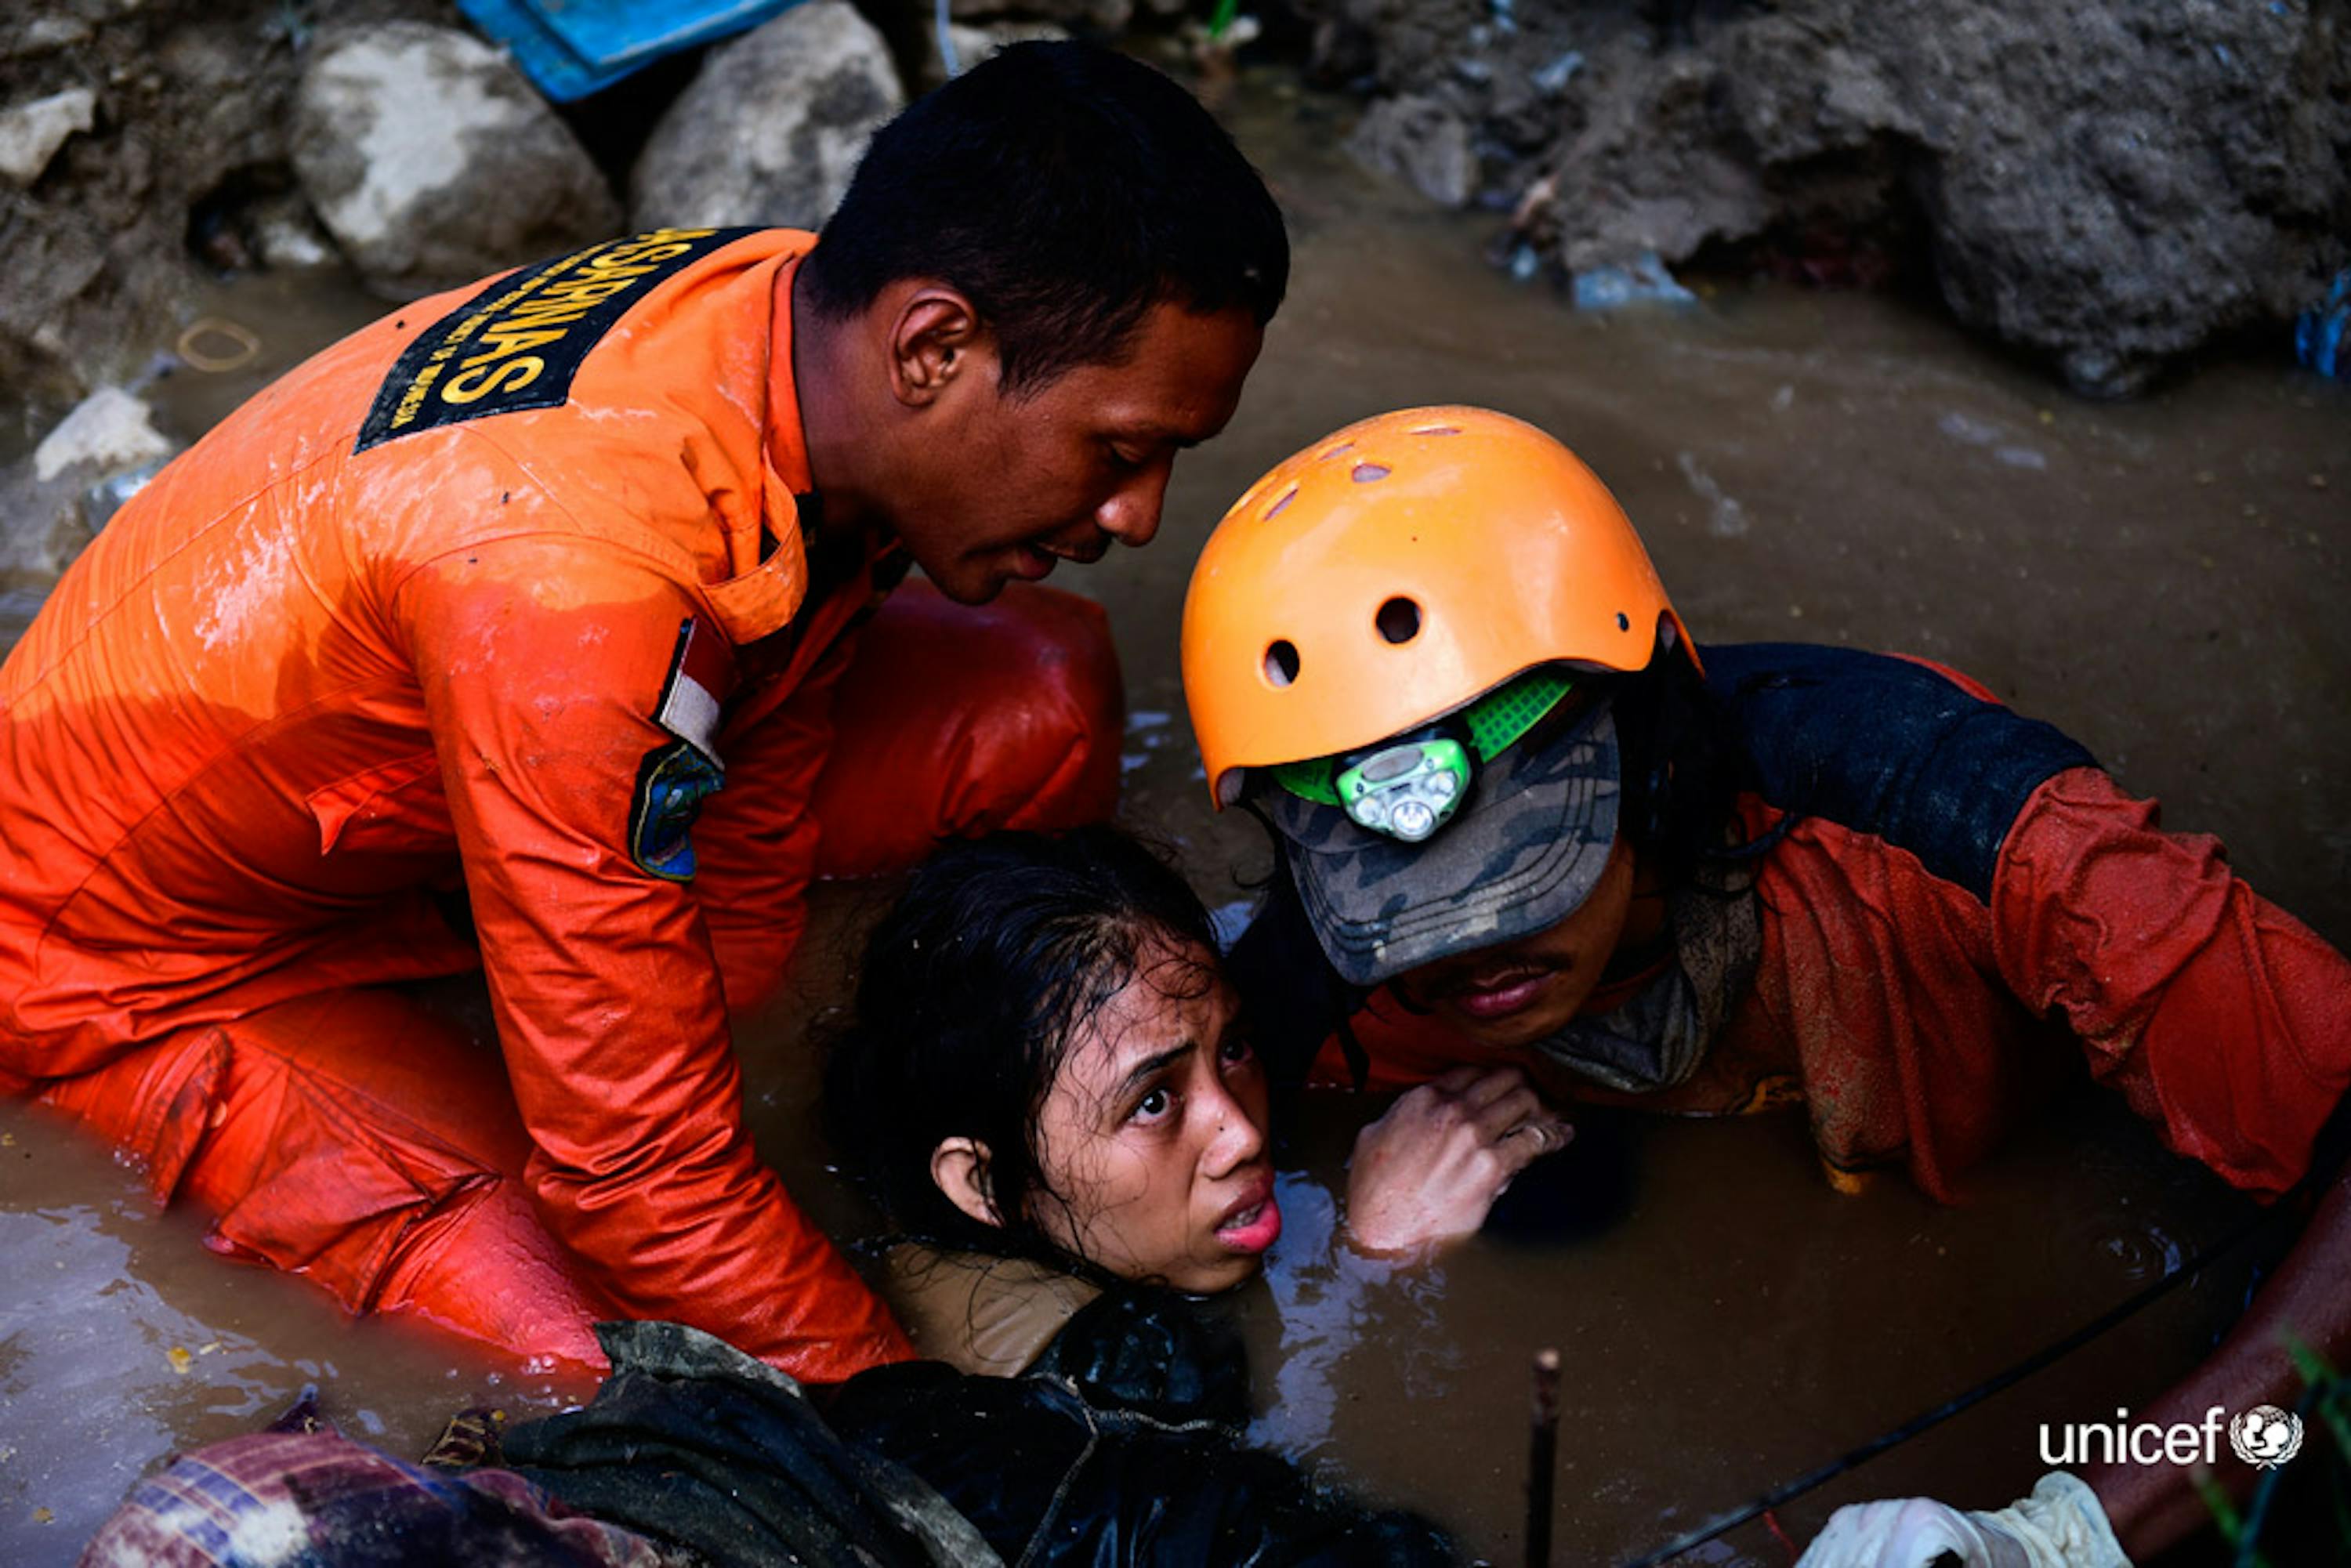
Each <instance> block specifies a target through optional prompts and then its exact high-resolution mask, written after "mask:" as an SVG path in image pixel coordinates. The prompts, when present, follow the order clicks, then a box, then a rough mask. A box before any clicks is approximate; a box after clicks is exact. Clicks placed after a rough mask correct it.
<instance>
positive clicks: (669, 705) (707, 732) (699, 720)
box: [653, 615, 734, 769]
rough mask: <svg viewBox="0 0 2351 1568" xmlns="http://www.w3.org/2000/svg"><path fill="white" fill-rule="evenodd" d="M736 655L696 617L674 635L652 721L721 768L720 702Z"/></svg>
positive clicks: (689, 617) (690, 619) (722, 767)
mask: <svg viewBox="0 0 2351 1568" xmlns="http://www.w3.org/2000/svg"><path fill="white" fill-rule="evenodd" d="M733 663H734V656H733V654H732V653H730V652H729V651H728V649H727V646H726V639H725V638H724V637H721V636H720V635H719V634H718V633H717V632H713V631H712V630H711V629H710V628H709V627H707V626H705V625H704V624H703V623H702V622H701V621H699V620H698V619H696V618H695V617H694V616H691V615H689V616H687V617H686V618H685V623H684V625H682V626H680V627H679V628H678V631H677V652H676V653H674V654H673V655H672V656H671V658H670V662H669V679H668V680H666V681H664V683H662V695H661V702H660V704H659V706H656V707H655V708H654V709H653V722H654V723H655V724H658V725H660V726H661V727H663V728H664V729H665V730H667V731H669V732H670V733H671V734H672V735H674V736H675V737H678V738H679V739H680V740H683V741H684V742H685V743H686V744H687V745H688V746H691V747H694V748H695V750H696V751H699V752H700V753H702V755H703V756H705V757H706V758H710V760H711V762H712V763H713V764H714V765H716V767H718V768H721V769H724V768H726V763H725V762H724V761H723V760H721V758H719V755H718V704H719V699H720V698H721V697H722V696H724V695H726V687H727V685H728V678H727V677H728V674H729V667H730V666H731V665H732V664H733Z"/></svg>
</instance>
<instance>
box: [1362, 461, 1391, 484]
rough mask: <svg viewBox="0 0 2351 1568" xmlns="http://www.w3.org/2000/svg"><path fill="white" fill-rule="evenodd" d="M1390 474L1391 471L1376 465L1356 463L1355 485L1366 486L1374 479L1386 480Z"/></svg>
mask: <svg viewBox="0 0 2351 1568" xmlns="http://www.w3.org/2000/svg"><path fill="white" fill-rule="evenodd" d="M1392 472H1393V470H1391V469H1387V468H1383V467H1381V466H1380V465H1378V464H1376V463H1358V464H1356V465H1355V483H1356V484H1358V485H1368V484H1370V483H1372V482H1373V481H1374V480H1375V479H1384V478H1386V477H1387V476H1388V475H1389V474H1390V473H1392Z"/></svg>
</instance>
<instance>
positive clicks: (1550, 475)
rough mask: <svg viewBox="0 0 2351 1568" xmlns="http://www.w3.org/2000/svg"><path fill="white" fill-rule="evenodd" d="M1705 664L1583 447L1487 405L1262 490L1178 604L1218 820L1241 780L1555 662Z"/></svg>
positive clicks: (1448, 708) (1403, 416)
mask: <svg viewBox="0 0 2351 1568" xmlns="http://www.w3.org/2000/svg"><path fill="white" fill-rule="evenodd" d="M1667 638H1670V639H1671V644H1669V645H1678V646H1679V647H1680V648H1682V649H1683V650H1684V651H1685V652H1686V653H1687V655H1688V657H1689V659H1690V661H1691V663H1692V664H1696V663H1697V660H1698V653H1697V650H1696V649H1695V648H1693V647H1692V646H1691V644H1690V641H1689V632H1688V630H1687V628H1686V627H1684V626H1683V625H1682V622H1681V617H1680V616H1678V615H1677V614H1676V613H1675V612H1674V607H1673V605H1672V604H1671V603H1670V602H1669V601H1667V598H1666V591H1665V587H1664V585H1663V584H1662V583H1660V582H1659V581H1658V580H1657V572H1656V568H1655V567H1654V566H1652V565H1650V564H1649V553H1648V551H1647V550H1646V549H1643V548H1642V546H1641V539H1640V536H1639V535H1637V534H1635V532H1634V531H1633V525H1632V523H1631V522H1630V521H1629V520H1628V519H1627V518H1626V517H1625V509H1624V508H1623V507H1619V506H1618V505H1617V504H1616V498H1615V497H1614V496H1611V495H1610V494H1609V493H1608V487H1607V486H1604V485H1603V484H1602V483H1601V482H1600V480H1599V479H1598V477H1597V476H1594V475H1593V472H1592V470H1591V469H1589V468H1587V467H1585V466H1584V465H1583V463H1582V462H1580V461H1579V460H1578V459H1577V458H1576V456H1575V455H1574V454H1573V453H1572V452H1570V451H1569V450H1568V449H1567V448H1566V447H1564V446H1562V445H1561V444H1559V443H1558V442H1556V441H1554V440H1552V438H1551V437H1550V436H1548V435H1546V434H1543V433H1542V432H1541V431H1540V430H1537V429H1536V428H1535V427H1534V426H1532V425H1531V424H1527V423H1522V422H1521V421H1519V420H1515V419H1512V418H1510V416H1509V415H1507V414H1500V413H1493V412H1491V411H1489V410H1487V409H1479V408H1462V407H1453V408H1414V409H1405V410H1402V411H1400V412H1398V413H1384V414H1380V415H1378V416H1377V417H1375V418H1372V419H1367V420H1364V421H1363V422H1362V423H1359V424H1351V425H1349V426H1348V427H1347V428H1346V429H1344V430H1342V431H1340V432H1338V433H1337V434H1334V435H1332V436H1329V437H1327V438H1325V439H1324V440H1322V441H1318V442H1316V443H1315V444H1313V445H1311V446H1309V447H1307V448H1306V449H1305V450H1304V451H1302V452H1300V453H1298V454H1297V455H1294V456H1292V457H1290V458H1289V459H1288V460H1287V461H1285V462H1283V463H1281V464H1280V465H1278V466H1276V467H1275V468H1274V469H1273V470H1272V472H1270V473H1269V474H1267V475H1266V476H1264V477H1263V478H1261V479H1259V481H1258V482H1257V483H1256V484H1254V485H1252V486H1249V490H1248V491H1247V492H1246V493H1245V494H1244V495H1243V496H1242V497H1241V498H1240V499H1239V500H1238V501H1237V502H1235V503H1234V504H1233V507H1232V509H1231V510H1230V511H1228V512H1227V513H1226V514H1225V516H1224V520H1223V521H1221V522H1219V523H1218V524H1217V528H1216V531H1215V532H1214V533H1212V534H1211V535H1209V537H1208V542H1207V547H1206V548H1205V549H1202V550H1201V552H1200V559H1199V563H1198V564H1197V565H1196V566H1195V567H1194V568H1193V570H1192V583H1191V587H1190V589H1189V591H1187V592H1186V595H1185V600H1184V655H1183V658H1184V695H1185V700H1186V703H1187V704H1188V705H1189V706H1190V708H1191V714H1192V729H1193V732H1194V734H1195V735H1196V737H1198V739H1199V743H1200V756H1201V759H1202V761H1203V762H1204V763H1205V765H1206V767H1207V775H1208V789H1209V790H1210V792H1211V794H1213V795H1214V796H1215V797H1216V800H1217V805H1218V807H1219V808H1222V807H1224V806H1226V805H1229V804H1231V803H1233V802H1234V801H1236V800H1238V799H1239V784H1240V780H1241V778H1242V772H1241V770H1242V769H1245V768H1265V767H1272V766H1275V765H1277V764H1280V763H1285V762H1301V761H1305V760H1307V759H1309V758H1320V757H1329V756H1333V755H1336V754H1337V753H1340V752H1343V751H1349V750H1353V749H1356V748H1359V747H1367V746H1371V745H1373V744H1374V743H1375V742H1378V741H1380V740H1383V739H1385V738H1386V737H1390V736H1394V735H1397V734H1400V733H1402V732H1403V731H1405V730H1408V729H1411V728H1413V727H1416V726H1418V725H1422V724H1426V723H1427V722H1428V721H1430V720H1431V719H1434V718H1437V717H1439V716H1443V715H1445V714H1447V713H1450V712H1452V711H1453V710H1454V709H1456V708H1458V707H1460V706H1462V705H1463V704H1465V703H1468V702H1470V701H1471V700H1473V699H1475V698H1477V697H1479V696H1481V695H1484V694H1486V693H1487V692H1489V691H1492V690H1493V689H1494V688H1495V687H1497V686H1499V685H1502V684H1503V683H1504V682H1506V681H1508V680H1510V678H1511V677H1513V676H1515V675H1519V674H1523V673H1525V672H1526V671H1528V670H1530V669H1532V668H1534V667H1535V666H1537V665H1539V664H1548V663H1551V662H1552V661H1555V660H1573V661H1576V662H1577V663H1579V664H1585V665H1596V666H1598V667H1600V668H1603V669H1610V670H1622V671H1634V670H1640V669H1645V668H1646V667H1647V665H1648V664H1649V661H1650V659H1651V657H1652V655H1653V654H1654V653H1655V651H1656V648H1657V647H1658V646H1659V644H1660V643H1661V641H1664V640H1666V639H1667Z"/></svg>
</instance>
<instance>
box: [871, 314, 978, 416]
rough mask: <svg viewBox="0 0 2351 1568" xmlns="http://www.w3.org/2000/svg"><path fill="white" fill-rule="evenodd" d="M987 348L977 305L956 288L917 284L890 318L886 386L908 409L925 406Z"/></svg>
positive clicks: (972, 365) (968, 370) (970, 369)
mask: <svg viewBox="0 0 2351 1568" xmlns="http://www.w3.org/2000/svg"><path fill="white" fill-rule="evenodd" d="M987 346H988V334H987V329H986V328H984V327H983V326H982V325H981V323H980V319H979V309H978V308H977V306H975V305H973V304H972V302H971V301H970V299H969V298H966V297H965V295H964V294H963V292H962V291H961V290H959V289H956V288H951V287H948V286H947V285H946V284H944V283H918V284H916V285H915V286H914V287H913V288H912V289H911V290H910V291H909V292H908V293H907V294H906V295H905V296H904V298H902V299H901V300H900V301H899V302H898V308H897V312H896V314H895V315H894V316H893V317H892V318H891V323H890V390H891V391H892V392H893V393H895V394H896V395H897V399H898V401H899V402H902V403H904V404H905V405H906V406H907V407H909V408H922V407H926V406H928V405H929V404H931V403H933V402H937V401H938V399H939V398H940V396H941V395H942V394H944V393H945V392H946V390H947V389H948V388H949V387H951V386H953V385H954V384H955V383H956V381H957V380H958V379H960V378H962V377H964V376H967V375H970V374H972V373H973V371H974V370H975V368H976V361H977V359H978V358H980V357H981V353H980V351H981V350H984V349H986V348H987Z"/></svg>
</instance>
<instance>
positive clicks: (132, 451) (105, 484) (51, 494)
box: [0, 386, 176, 643]
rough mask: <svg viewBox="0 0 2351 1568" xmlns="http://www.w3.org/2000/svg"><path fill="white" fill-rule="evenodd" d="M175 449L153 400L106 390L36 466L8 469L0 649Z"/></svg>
mask: <svg viewBox="0 0 2351 1568" xmlns="http://www.w3.org/2000/svg"><path fill="white" fill-rule="evenodd" d="M175 450H176V448H175V447H174V446H173V444H172V442H171V441H170V440H168V439H167V438H166V437H165V436H164V435H163V434H162V433H161V432H159V431H158V430H156V428H155V425H154V422H153V417H152V412H151V411H150V410H149V408H148V406H147V404H146V403H145V402H142V401H141V400H140V398H139V397H138V396H136V395H135V394H134V393H132V392H127V391H125V390H124V389H122V388H121V387H117V386H102V387H100V388H99V389H98V391H96V392H92V393H91V394H90V395H89V397H88V398H86V399H84V400H83V401H82V402H80V403H78V404H77V405H76V406H75V407H74V409H73V411H72V412H71V413H68V414H67V415H66V417H65V418H64V419H62V420H60V421H59V422H58V423H57V426H56V427H55V428H54V429H52V430H51V431H50V432H49V433H48V434H47V435H46V436H44V437H43V438H42V440H41V443H40V444H39V445H38V446H37V447H35V448H34V450H33V455H32V456H31V458H30V459H29V460H26V461H21V462H17V463H13V464H10V465H6V466H5V467H0V600H5V601H6V603H5V604H0V643H5V642H6V641H10V640H13V638H14V636H15V634H16V632H19V631H21V630H22V627H21V625H20V624H18V622H20V621H22V620H25V619H29V618H30V614H31V607H32V606H33V605H34V604H35V603H37V602H38V599H39V596H40V595H42V594H44V593H46V592H47V591H48V589H49V587H50V585H51V584H53V583H54V582H56V580H57V576H58V574H59V573H61V572H63V571H64V570H65V569H66V568H67V567H68V566H69V565H71V564H72V562H73V559H74V557H75V556H77V555H79V554H80V553H81V550H82V547H83V546H85V545H87V544H89V541H90V539H91V538H93V537H95V536H96V535H97V533H98V530H99V529H100V528H104V527H105V526H106V521H107V519H108V518H109V517H112V516H113V514H114V509H115V508H116V507H119V506H120V505H121V504H122V503H123V501H125V500H126V499H128V498H129V497H130V496H131V494H132V493H133V492H135V491H136V490H137V489H138V488H139V487H140V486H141V485H143V484H145V483H146V482H147V480H148V479H149V478H150V477H152V476H153V474H154V473H155V471H156V470H157V469H158V468H161V467H162V465H163V464H164V462H165V461H166V460H167V459H169V458H170V457H171V455H172V453H173V452H174V451H175ZM16 607H21V613H19V612H18V610H17V608H16Z"/></svg>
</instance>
